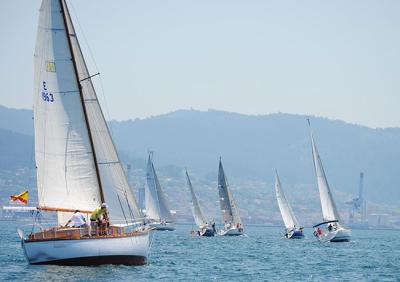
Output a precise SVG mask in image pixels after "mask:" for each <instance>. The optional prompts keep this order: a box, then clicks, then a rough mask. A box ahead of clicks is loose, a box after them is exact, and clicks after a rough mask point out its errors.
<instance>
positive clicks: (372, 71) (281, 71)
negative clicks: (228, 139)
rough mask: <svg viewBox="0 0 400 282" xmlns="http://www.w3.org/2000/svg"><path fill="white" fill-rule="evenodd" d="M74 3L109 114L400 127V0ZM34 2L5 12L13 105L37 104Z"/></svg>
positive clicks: (0, 23) (0, 16) (0, 27)
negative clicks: (297, 118) (218, 115)
mask: <svg viewBox="0 0 400 282" xmlns="http://www.w3.org/2000/svg"><path fill="white" fill-rule="evenodd" d="M67 3H68V4H69V6H70V12H71V15H72V17H73V20H74V23H75V27H76V29H77V32H78V37H79V39H80V43H81V45H82V49H83V51H84V53H85V57H86V60H87V63H88V65H89V68H90V70H91V73H96V72H97V71H99V72H100V73H101V78H99V77H96V78H94V82H95V84H96V88H97V90H98V96H99V98H100V100H101V101H102V104H103V108H104V111H105V114H106V116H107V117H108V119H113V120H127V119H135V118H145V117H150V116H154V115H160V114H165V113H169V112H172V111H175V110H179V109H190V108H192V107H193V108H195V109H197V110H208V109H217V110H221V111H228V112H237V113H242V114H249V115H264V114H271V113H278V112H282V113H289V114H304V115H315V116H321V117H326V118H329V119H339V120H344V121H346V122H349V123H354V124H360V125H364V126H368V127H372V128H376V127H383V128H386V127H399V126H400V119H399V117H398V106H397V105H399V104H400V95H398V94H399V93H400V84H399V83H398V77H399V74H400V53H399V52H398V50H399V49H400V38H399V37H398V36H397V33H398V30H399V28H400V18H399V17H398V11H399V10H400V9H399V8H400V2H397V1H386V2H380V1H372V0H370V1H351V2H348V1H335V2H320V1H306V2H301V3H300V2H297V1H268V2H265V1H259V0H253V1H243V2H242V1H227V0H220V1H202V2H191V1H183V0H176V1H169V2H164V1H160V0H157V1H145V2H141V1H120V2H118V4H115V3H112V2H107V1H96V2H95V3H96V5H95V9H93V6H94V2H92V1H76V0H72V1H67ZM39 7H40V1H39V0H34V1H24V0H16V1H10V2H5V3H3V5H2V9H1V10H0V34H1V35H2V38H4V39H6V44H2V45H1V46H0V51H1V53H2V54H3V57H2V61H3V64H1V65H0V75H1V77H2V78H3V81H4V82H5V83H3V92H2V94H1V95H0V104H2V105H5V106H7V107H12V108H25V109H29V108H31V105H32V89H33V53H34V46H35V40H36V30H37V19H38V14H39V13H38V10H39ZM110 11H112V12H110ZM77 19H79V21H78V20H77ZM81 27H82V29H83V30H84V33H82V30H81ZM86 42H88V44H86ZM88 45H89V46H90V47H88ZM92 58H94V60H95V62H94V61H93V59H92ZM100 79H101V81H102V85H101V83H100ZM102 89H104V92H105V97H106V99H104V96H103V91H102ZM105 100H106V101H105Z"/></svg>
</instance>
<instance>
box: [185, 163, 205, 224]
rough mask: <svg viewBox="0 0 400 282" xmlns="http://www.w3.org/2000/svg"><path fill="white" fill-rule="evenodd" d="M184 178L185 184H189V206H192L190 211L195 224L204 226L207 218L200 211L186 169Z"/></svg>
mask: <svg viewBox="0 0 400 282" xmlns="http://www.w3.org/2000/svg"><path fill="white" fill-rule="evenodd" d="M186 180H187V184H188V186H189V190H190V194H191V204H192V205H191V208H192V213H193V217H194V221H195V222H196V224H197V226H199V227H201V226H206V225H207V219H206V217H205V216H204V214H203V212H202V211H201V208H200V204H199V201H198V200H197V197H196V194H195V192H194V189H193V186H192V182H191V181H190V178H189V174H188V172H187V171H186Z"/></svg>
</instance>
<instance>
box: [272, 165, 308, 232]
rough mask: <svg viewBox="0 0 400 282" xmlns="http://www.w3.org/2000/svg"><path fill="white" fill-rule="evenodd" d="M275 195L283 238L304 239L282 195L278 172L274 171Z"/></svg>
mask: <svg viewBox="0 0 400 282" xmlns="http://www.w3.org/2000/svg"><path fill="white" fill-rule="evenodd" d="M275 193H276V199H277V201H278V206H279V210H280V211H281V215H282V219H283V223H284V224H285V227H286V232H285V238H289V239H301V238H304V234H303V227H300V225H299V222H298V221H297V218H296V216H295V215H294V213H293V210H292V207H291V206H290V204H289V202H288V201H287V199H286V197H285V194H284V193H283V190H282V186H281V182H280V180H279V176H278V172H277V171H275Z"/></svg>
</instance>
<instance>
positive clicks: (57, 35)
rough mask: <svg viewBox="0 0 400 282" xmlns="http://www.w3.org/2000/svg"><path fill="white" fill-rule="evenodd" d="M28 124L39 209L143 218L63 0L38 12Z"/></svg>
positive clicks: (47, 1)
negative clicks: (31, 123) (101, 210)
mask: <svg viewBox="0 0 400 282" xmlns="http://www.w3.org/2000/svg"><path fill="white" fill-rule="evenodd" d="M34 119H35V158H36V167H37V182H38V192H39V193H38V194H39V206H42V207H43V206H44V207H50V208H54V209H56V210H63V209H68V210H73V209H81V210H93V209H94V208H96V207H98V206H99V205H100V204H101V202H107V204H108V206H109V208H108V211H109V217H110V221H111V222H113V223H123V222H127V221H128V220H129V221H133V220H135V221H136V220H140V218H142V215H141V212H140V210H139V209H138V207H137V204H136V200H135V197H134V195H133V193H132V191H131V190H130V188H129V186H128V182H127V179H126V176H125V173H124V170H123V167H122V165H121V162H120V160H119V157H118V155H117V152H116V149H115V146H114V144H113V141H112V138H111V135H110V132H109V130H108V127H107V124H106V121H105V119H104V116H103V113H102V111H101V108H100V104H99V101H98V99H97V96H96V92H95V90H94V87H93V84H92V81H91V77H90V74H89V71H88V69H87V67H86V63H85V61H84V58H83V54H82V52H81V49H80V45H79V42H78V38H77V36H76V33H75V29H74V27H73V24H72V21H71V18H70V15H69V12H68V8H67V5H66V3H65V1H64V0H44V1H43V3H42V6H41V9H40V16H39V28H38V35H37V43H36V51H35V89H34ZM63 220H65V217H63V213H62V212H59V221H63Z"/></svg>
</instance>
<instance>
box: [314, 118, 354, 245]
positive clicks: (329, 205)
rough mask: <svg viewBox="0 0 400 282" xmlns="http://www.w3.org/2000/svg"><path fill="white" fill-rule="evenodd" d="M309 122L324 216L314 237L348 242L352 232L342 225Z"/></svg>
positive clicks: (329, 240) (316, 228)
mask: <svg viewBox="0 0 400 282" xmlns="http://www.w3.org/2000/svg"><path fill="white" fill-rule="evenodd" d="M307 121H308V125H309V127H310V137H311V147H312V157H313V162H314V169H315V175H316V178H317V186H318V190H319V197H320V200H321V208H322V216H323V221H322V222H321V223H319V224H316V225H314V226H313V227H314V228H315V231H314V235H315V236H316V237H317V238H318V239H319V240H320V241H323V242H348V241H350V238H351V231H350V230H349V229H346V228H344V227H343V226H342V225H341V223H340V222H341V220H340V216H339V213H338V211H337V208H336V204H335V201H334V200H333V197H332V192H331V189H330V188H329V184H328V181H327V179H326V175H325V171H324V168H323V166H322V161H321V157H320V155H319V153H318V150H317V145H316V144H315V141H314V135H313V132H312V129H311V125H310V120H309V119H308V120H307ZM321 226H323V227H324V226H327V228H326V229H325V230H324V229H322V228H321Z"/></svg>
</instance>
